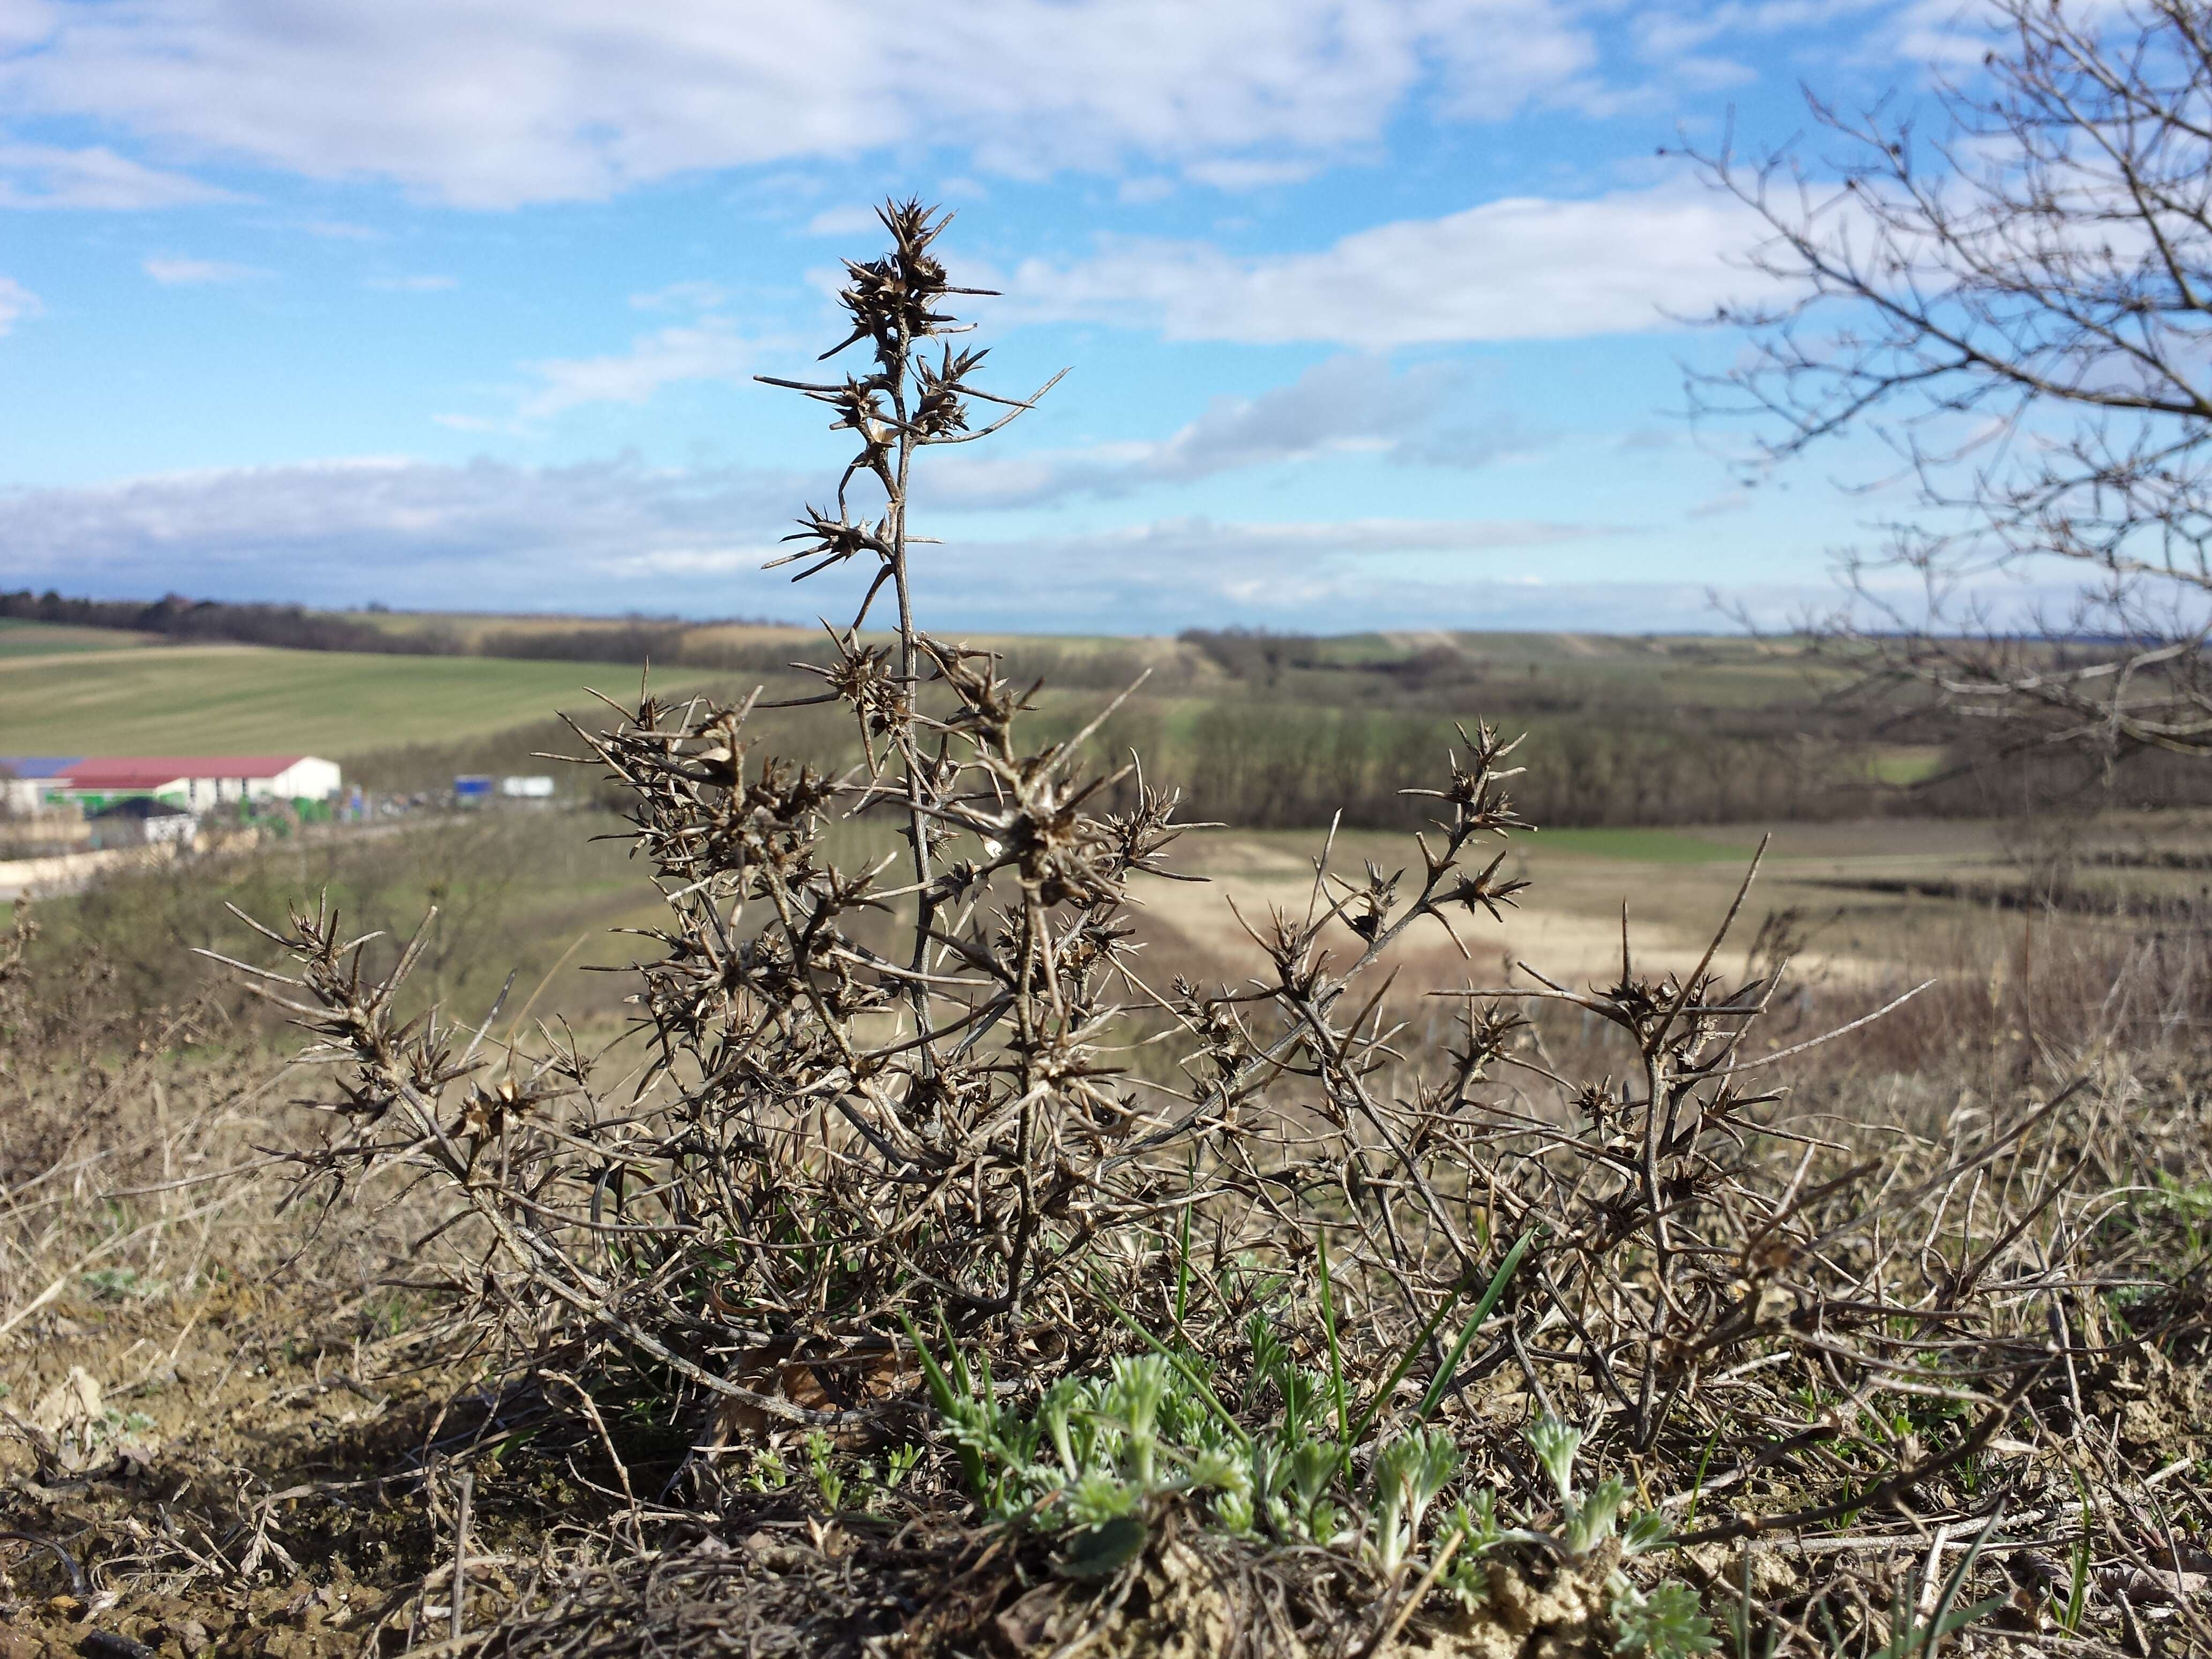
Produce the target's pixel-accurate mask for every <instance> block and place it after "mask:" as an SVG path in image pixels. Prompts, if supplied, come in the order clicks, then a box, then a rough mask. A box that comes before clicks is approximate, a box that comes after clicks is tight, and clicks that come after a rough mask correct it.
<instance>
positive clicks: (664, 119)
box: [0, 0, 1596, 207]
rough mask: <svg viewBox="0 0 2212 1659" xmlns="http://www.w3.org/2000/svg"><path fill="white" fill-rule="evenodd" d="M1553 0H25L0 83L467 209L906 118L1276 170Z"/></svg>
mask: <svg viewBox="0 0 2212 1659" xmlns="http://www.w3.org/2000/svg"><path fill="white" fill-rule="evenodd" d="M1595 57H1596V51H1595V45H1594V43H1593V41H1592V40H1591V38H1590V36H1589V32H1588V30H1587V29H1586V28H1585V27H1583V24H1582V23H1581V22H1580V21H1578V20H1577V17H1576V16H1575V15H1573V14H1572V12H1571V10H1570V9H1569V6H1568V3H1567V0H1216V3H1213V4H1210V5H1206V6H1192V5H1190V4H1188V3H1187V0H970V3H967V4H964V5H961V6H956V7H951V8H941V9H939V10H938V11H936V12H934V13H932V14H931V15H929V17H928V18H927V21H926V23H925V22H923V21H918V20H917V19H916V18H914V17H910V16H908V15H891V14H888V13H886V12H885V11H884V10H883V9H882V8H881V7H880V6H879V5H877V4H873V3H871V0H814V3H811V4H809V5H805V6H798V7H782V8H775V9H763V8H760V7H757V6H732V5H729V4H727V3H726V0H665V3H661V4H657V5H651V6H639V5H636V4H635V3H632V0H563V3H560V4H556V5H544V4H541V3H537V0H478V3H475V4H472V5H470V6H467V7H455V6H453V5H451V4H449V3H445V0H323V3H319V4H318V5H316V6H315V7H313V8H312V9H311V11H310V12H309V13H306V14H301V15H298V16H295V17H291V18H290V19H289V21H288V22H286V23H285V24H284V25H283V26H282V27H279V26H276V25H272V23H271V21H270V12H269V11H268V9H267V8H266V6H265V5H264V4H262V3H259V0H199V3H196V4H193V5H190V6H181V7H180V6H177V5H174V4H170V3H165V0H106V3H103V4H100V5H80V6H68V5H54V6H40V7H36V8H33V9H22V10H21V11H20V15H17V16H16V18H15V21H13V22H12V23H11V24H10V25H9V26H8V27H6V28H5V29H0V107H5V108H7V109H9V110H10V111H11V112H15V113H16V114H17V115H18V116H19V118H38V117H40V116H46V117H60V118H77V119H90V120H95V121H99V122H102V123H105V124H106V125H110V126H112V127H114V128H119V129H121V130H124V131H131V132H133V133H135V134H137V136H138V137H140V138H142V139H143V140H146V141H148V142H149V143H155V144H159V145H160V146H161V147H162V149H163V151H164V153H167V154H176V155H194V156H199V157H205V158H209V159H223V160H234V161H243V162H246V163H248V164H251V165H256V166H263V167H275V168H279V169H283V170H286V171H289V172H293V173H303V174H307V175H309V176H312V177H316V178H322V179H346V178H358V177H370V178H377V179H389V180H395V181H397V182H398V183H399V184H401V185H404V186H406V187H408V188H410V189H412V190H415V191H419V192H421V193H422V194H425V195H428V196H431V197H438V198H441V199H443V200H446V201H448V202H452V203H455V204H463V205H468V206H477V207H501V206H512V205H515V204H520V203H526V202H538V201H550V200H561V199H574V198H596V197H605V196H608V195H611V194H612V193H613V192H615V191H619V190H622V189H624V188H626V187H629V186H631V185H636V184H639V183H641V182H645V181H648V180H652V179H661V178H666V177H669V176H671V175H672V174H677V173H684V172H687V171H693V170H698V169H707V168H722V167H742V166H749V165H757V164H761V163H768V162H775V161H792V160H801V159H809V158H817V157H829V158H845V157H850V156H852V155H857V154H860V153H862V152H864V151H869V150H878V149H883V148H884V147H886V146H900V145H907V144H913V143H928V144H931V145H934V146H941V147H945V148H950V149H964V150H965V151H967V152H968V153H969V155H970V156H971V157H972V158H973V161H974V164H975V167H978V168H979V169H981V170H983V171H986V172H995V173H1001V174H1008V175H1013V176H1021V177H1036V176H1041V175H1042V174H1045V173H1049V172H1051V171H1053V170H1054V169H1057V168H1062V167H1081V168H1092V169H1100V170H1118V169H1119V168H1121V167H1123V166H1124V165H1126V164H1127V163H1129V162H1131V161H1152V162H1153V163H1155V164H1165V165H1182V164H1188V163H1200V164H1203V163H1208V162H1237V161H1249V159H1250V158H1253V157H1255V156H1256V157H1258V158H1261V159H1260V161H1258V162H1257V163H1256V165H1260V166H1263V167H1280V166H1284V165H1287V164H1290V163H1292V162H1295V161H1297V159H1298V158H1299V157H1300V156H1304V155H1312V156H1328V155H1340V154H1343V153H1346V152H1347V151H1349V150H1358V149H1363V148H1364V147H1370V146H1373V145H1375V144H1376V143H1379V142H1380V141H1381V140H1382V139H1383V137H1385V135H1386V133H1387V131H1388V130H1389V125H1390V124H1391V122H1392V121H1393V119H1394V118H1396V117H1397V115H1398V114H1399V113H1400V112H1401V111H1403V110H1404V109H1405V108H1407V106H1409V105H1410V104H1414V103H1418V102H1422V101H1432V102H1436V103H1438V104H1440V105H1442V106H1443V107H1445V108H1446V109H1447V110H1448V111H1449V112H1450V113H1452V114H1454V115H1455V116H1459V117H1462V118H1480V119H1493V118H1503V117H1504V116H1507V115H1510V114H1511V113H1512V112H1514V111H1515V110H1516V109H1518V108H1520V107H1522V106H1525V105H1527V104H1528V103H1530V102H1531V101H1534V100H1543V99H1546V98H1547V97H1553V96H1556V95H1559V94H1563V93H1565V92H1566V91H1567V90H1569V89H1570V88H1571V87H1572V86H1573V85H1574V84H1575V83H1576V82H1577V77H1585V76H1588V74H1589V72H1590V70H1591V66H1592V65H1593V64H1594V63H1595Z"/></svg>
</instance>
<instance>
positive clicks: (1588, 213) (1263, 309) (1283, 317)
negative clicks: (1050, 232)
mask: <svg viewBox="0 0 2212 1659" xmlns="http://www.w3.org/2000/svg"><path fill="white" fill-rule="evenodd" d="M1758 240H1759V225H1758V223H1757V222H1756V220H1755V219H1754V218H1753V216H1752V215H1751V214H1750V213H1749V212H1748V211H1747V210H1745V209H1744V208H1743V207H1742V206H1741V204H1738V203H1735V201H1733V200H1732V199H1730V198H1729V197H1719V196H1716V195H1715V194H1714V193H1713V192H1711V191H1706V190H1704V189H1702V188H1699V186H1697V185H1694V184H1691V185H1662V186H1659V187H1656V188H1652V189H1647V190H1640V191H1616V192H1613V193H1612V194H1610V195H1606V196H1601V197H1594V198H1591V199H1589V200H1586V201H1559V200H1550V199H1545V198H1541V197H1514V198H1510V199H1508V200H1504V201H1497V202H1486V203H1485V204H1482V205H1481V206H1480V207H1473V208H1469V209H1468V210H1465V211H1464V212H1461V213H1454V214H1450V215H1448V216H1445V217H1443V218H1440V219H1407V220H1401V221H1399V222H1395V223H1393V224H1387V225H1378V226H1376V227H1375V228H1372V229H1368V230H1363V231H1358V232H1356V233H1354V234H1352V235H1349V236H1346V237H1344V238H1343V239H1342V240H1339V241H1337V242H1335V243H1334V244H1333V245H1332V246H1328V247H1327V248H1323V249H1321V250H1319V251H1317V252H1309V253H1277V254H1265V255H1259V256H1243V257H1239V256H1235V255H1231V254H1228V253H1225V252H1222V251H1221V250H1220V249H1219V248H1218V247H1215V246H1212V245H1211V244H1209V243H1204V242H1179V241H1168V240H1149V239H1128V238H1120V239H1109V240H1105V241H1103V243H1102V244H1101V246H1100V247H1099V249H1098V251H1097V252H1095V253H1094V254H1092V255H1091V257H1089V258H1085V259H1080V260H1076V261H1073V262H1071V263H1068V264H1052V263H1050V262H1048V261H1045V260H1041V259H1037V260H1026V261H1024V263H1023V264H1021V265H1019V266H1018V267H1017V268H1016V270H1015V271H1014V273H1013V274H1012V276H1011V277H1010V278H1007V279H1005V280H1006V288H1007V293H1008V299H1009V301H1010V305H1009V311H1008V314H1009V315H1010V316H1012V317H1014V318H1018V319H1020V320H1023V321H1025V322H1036V323H1047V322H1075V321H1081V322H1102V323H1111V324H1118V325H1123V326H1126V327H1131V328H1142V329H1157V330H1158V331H1160V332H1161V333H1163V334H1164V335H1165V336H1166V337H1168V338H1170V339H1173V340H1229V341H1239V342H1243V343H1251V344H1262V345H1277V344H1283V343H1295V342H1309V341H1325V342H1329V343H1336V344H1343V345H1350V346H1356V347H1359V348H1361V349H1366V350H1376V351H1379V350H1387V349H1390V348H1392V347H1396V346H1408V345H1429V344H1439V343H1468V342H1476V341H1499V340H1560V339H1573V338H1580V337H1588V336H1591V335H1599V334H1621V333H1635V332H1639V331H1644V330H1646V329H1652V328H1660V327H1665V326H1668V324H1669V321H1670V319H1674V318H1681V317H1694V316H1696V315H1698V314H1699V313H1705V312H1709V311H1711V309H1712V308H1713V307H1715V306H1717V305H1718V304H1720V303H1721V302H1723V301H1727V300H1729V299H1731V298H1735V297H1737V296H1738V295H1740V294H1741V292H1742V291H1743V290H1744V289H1745V287H1746V284H1747V280H1748V279H1747V276H1746V275H1745V273H1744V272H1743V271H1742V270H1741V269H1739V268H1737V267H1736V266H1735V265H1734V264H1731V260H1730V256H1741V254H1742V253H1744V252H1747V250H1748V249H1750V248H1752V247H1753V246H1755V245H1756V244H1757V242H1758Z"/></svg>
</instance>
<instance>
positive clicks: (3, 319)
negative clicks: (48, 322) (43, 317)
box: [0, 276, 46, 334]
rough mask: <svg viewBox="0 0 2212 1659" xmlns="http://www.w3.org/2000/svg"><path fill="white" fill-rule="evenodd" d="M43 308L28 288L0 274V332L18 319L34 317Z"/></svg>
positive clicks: (13, 324)
mask: <svg viewBox="0 0 2212 1659" xmlns="http://www.w3.org/2000/svg"><path fill="white" fill-rule="evenodd" d="M45 309H46V307H44V306H42V305H40V303H39V296H38V295H35V294H33V293H32V292H31V290H30V289H27V288H25V287H24V286H23V285H22V284H21V283H18V282H15V280H13V279H12V278H10V277H6V276H0V334H5V333H7V332H8V331H9V330H10V329H12V328H13V327H15V324H16V322H17V320H18V319H21V318H24V317H35V316H37V315H38V314H39V313H40V312H41V311H43V310H45Z"/></svg>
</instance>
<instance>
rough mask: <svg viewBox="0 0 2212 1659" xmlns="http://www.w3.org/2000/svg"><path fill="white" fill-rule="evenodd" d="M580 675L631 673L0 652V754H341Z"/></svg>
mask: <svg viewBox="0 0 2212 1659" xmlns="http://www.w3.org/2000/svg"><path fill="white" fill-rule="evenodd" d="M52 631H53V632H55V633H72V634H74V633H77V632H79V631H82V630H78V629H55V630H52ZM12 632H13V630H11V635H12ZM109 637H110V638H111V639H113V638H118V636H116V635H110V636H109ZM119 637H120V638H122V639H125V640H127V639H128V638H129V637H130V636H129V635H122V636H119ZM714 678H718V677H716V676H714V675H713V674H711V673H709V672H708V671H705V670H701V669H680V668H679V669H671V670H668V671H662V672H656V673H655V675H654V683H655V684H656V685H659V686H663V687H665V688H666V689H669V690H680V689H685V688H688V687H690V686H693V685H697V684H703V683H705V682H707V681H708V680H710V679H714ZM586 686H594V687H597V688H598V689H599V690H603V691H605V693H607V695H608V696H612V697H615V698H617V699H621V698H624V697H632V698H634V697H635V696H636V693H637V676H636V673H635V671H633V670H629V669H625V668H622V667H619V666H617V665H613V664H609V663H568V662H515V661H506V660H501V659H489V658H481V657H385V656H367V655H354V654H351V653H339V652H317V651H272V650H264V649H261V648H258V647H250V646H172V647H161V648H158V649H145V648H137V647H130V646H125V647H123V648H121V649H118V650H111V651H102V652H85V651H82V650H81V649H80V650H78V651H75V652H49V653H40V654H33V653H27V652H16V653H0V754H9V755H165V754H166V755H195V754H197V755H206V754H226V753H228V754H290V753H312V754H317V755H322V756H325V757H327V758H331V759H343V758H344V757H347V756H349V755H353V754H357V753H360V752H362V751H363V750H374V749H385V748H389V747H392V746H393V745H396V744H410V743H445V742H450V741H452V740H453V739H454V738H468V737H474V736H477V735H480V734H483V733H485V732H498V731H503V730H506V729H507V728H509V727H513V726H520V725H522V724H524V723H526V722H528V721H532V720H543V719H544V718H545V717H546V716H547V715H549V714H552V713H554V712H555V711H556V710H557V709H568V710H572V711H573V710H581V709H583V708H586V707H592V706H596V705H593V703H592V698H591V697H590V696H588V695H587V693H586V690H585V689H584V688H586Z"/></svg>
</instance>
